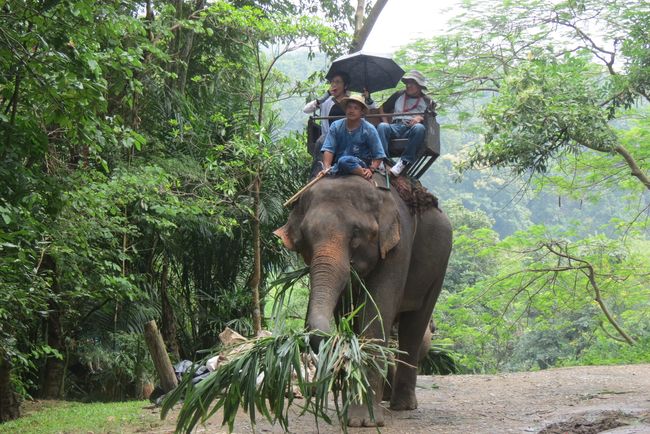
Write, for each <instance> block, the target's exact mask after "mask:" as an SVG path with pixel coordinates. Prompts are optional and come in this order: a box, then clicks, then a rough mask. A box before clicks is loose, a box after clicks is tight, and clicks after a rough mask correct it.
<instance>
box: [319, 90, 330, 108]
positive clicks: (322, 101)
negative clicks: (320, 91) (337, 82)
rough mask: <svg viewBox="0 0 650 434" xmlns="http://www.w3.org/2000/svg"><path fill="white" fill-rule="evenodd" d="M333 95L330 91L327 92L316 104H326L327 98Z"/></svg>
mask: <svg viewBox="0 0 650 434" xmlns="http://www.w3.org/2000/svg"><path fill="white" fill-rule="evenodd" d="M331 95H332V94H331V93H330V91H329V90H328V91H327V92H325V95H323V96H321V97H320V99H317V100H316V104H318V105H321V104H322V103H324V102H325V101H327V98H329V97H330V96H331Z"/></svg>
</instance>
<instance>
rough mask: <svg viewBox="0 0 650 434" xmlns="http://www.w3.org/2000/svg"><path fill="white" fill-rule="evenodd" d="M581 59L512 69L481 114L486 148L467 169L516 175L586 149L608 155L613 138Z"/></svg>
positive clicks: (598, 88)
mask: <svg viewBox="0 0 650 434" xmlns="http://www.w3.org/2000/svg"><path fill="white" fill-rule="evenodd" d="M590 69H591V68H590V65H589V64H588V62H586V60H585V59H583V58H575V57H574V58H567V59H566V60H565V61H563V62H558V61H556V60H555V59H546V58H540V59H536V60H533V61H530V62H528V63H526V64H525V65H524V66H522V67H520V68H513V69H511V70H510V71H509V74H508V76H507V77H506V78H505V79H504V80H503V81H502V82H501V86H500V87H499V95H498V96H497V97H495V98H493V99H492V100H491V102H490V103H489V104H488V105H487V106H486V107H485V108H484V109H483V110H482V111H481V116H482V118H483V121H484V123H485V125H486V126H487V132H486V135H485V145H484V146H482V147H480V148H478V149H477V150H476V152H473V153H471V154H470V158H469V161H468V164H469V165H470V166H479V165H488V166H491V167H510V168H512V169H513V170H514V171H515V172H517V173H523V172H526V171H528V170H534V171H538V172H546V171H547V169H548V166H549V163H550V160H552V159H554V158H557V157H558V156H560V155H562V154H563V153H577V152H580V150H579V149H578V148H579V147H585V148H589V149H593V150H596V151H600V152H605V153H607V152H611V151H612V149H613V147H614V145H615V143H616V137H615V134H614V132H613V131H612V130H611V129H610V128H609V126H608V125H607V120H608V113H607V111H606V110H605V109H604V108H603V107H601V106H600V102H601V101H602V100H603V97H604V95H603V93H604V92H602V85H601V84H599V83H598V79H599V77H598V75H596V74H594V73H593V72H592V71H590Z"/></svg>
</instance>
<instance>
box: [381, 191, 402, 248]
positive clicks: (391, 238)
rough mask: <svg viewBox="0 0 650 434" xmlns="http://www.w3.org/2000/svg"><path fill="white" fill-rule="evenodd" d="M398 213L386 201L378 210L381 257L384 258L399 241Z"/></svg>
mask: <svg viewBox="0 0 650 434" xmlns="http://www.w3.org/2000/svg"><path fill="white" fill-rule="evenodd" d="M399 240H400V230H399V213H398V212H397V209H396V208H395V207H394V206H390V205H388V204H386V203H384V205H383V206H382V207H381V209H380V211H379V252H380V253H381V259H386V254H387V253H388V252H390V251H391V249H392V248H393V247H395V246H396V245H397V243H399Z"/></svg>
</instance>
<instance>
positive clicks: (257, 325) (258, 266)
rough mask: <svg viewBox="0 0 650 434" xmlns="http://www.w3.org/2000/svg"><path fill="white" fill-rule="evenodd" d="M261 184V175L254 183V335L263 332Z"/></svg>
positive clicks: (252, 283) (252, 287)
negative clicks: (261, 300) (261, 303)
mask: <svg viewBox="0 0 650 434" xmlns="http://www.w3.org/2000/svg"><path fill="white" fill-rule="evenodd" d="M258 173H259V171H258ZM260 184H261V180H260V177H259V175H258V176H256V177H255V180H254V181H253V214H254V215H253V255H254V260H253V276H252V277H251V281H250V286H251V290H252V291H253V333H254V334H255V335H256V336H257V335H258V334H259V333H260V332H261V331H262V307H261V305H260V282H261V281H262V243H261V239H260V215H259V212H260Z"/></svg>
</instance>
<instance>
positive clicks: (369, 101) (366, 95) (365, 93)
mask: <svg viewBox="0 0 650 434" xmlns="http://www.w3.org/2000/svg"><path fill="white" fill-rule="evenodd" d="M362 95H363V98H364V99H365V101H366V104H368V105H372V104H373V103H374V101H373V100H372V98H370V92H368V89H366V88H364V89H363V94H362Z"/></svg>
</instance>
